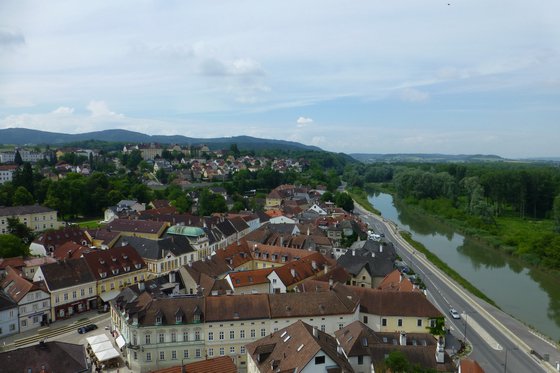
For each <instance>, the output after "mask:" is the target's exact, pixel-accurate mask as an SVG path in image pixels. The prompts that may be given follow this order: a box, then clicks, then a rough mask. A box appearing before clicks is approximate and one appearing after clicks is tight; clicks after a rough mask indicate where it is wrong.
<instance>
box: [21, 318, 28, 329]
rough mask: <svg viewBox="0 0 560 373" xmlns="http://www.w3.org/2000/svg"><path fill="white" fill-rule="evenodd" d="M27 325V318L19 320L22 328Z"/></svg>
mask: <svg viewBox="0 0 560 373" xmlns="http://www.w3.org/2000/svg"><path fill="white" fill-rule="evenodd" d="M26 326H27V320H21V327H22V328H24V327H26Z"/></svg>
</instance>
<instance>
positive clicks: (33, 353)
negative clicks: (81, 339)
mask: <svg viewBox="0 0 560 373" xmlns="http://www.w3.org/2000/svg"><path fill="white" fill-rule="evenodd" d="M0 366H2V367H9V371H10V372H27V373H43V372H45V373H47V372H49V373H50V372H56V373H80V372H84V373H86V372H89V371H90V367H89V364H88V361H87V354H86V351H85V347H84V346H83V345H81V344H74V343H66V342H59V341H52V342H40V343H38V344H35V345H32V346H29V347H23V348H18V349H17V350H11V351H6V352H2V353H0Z"/></svg>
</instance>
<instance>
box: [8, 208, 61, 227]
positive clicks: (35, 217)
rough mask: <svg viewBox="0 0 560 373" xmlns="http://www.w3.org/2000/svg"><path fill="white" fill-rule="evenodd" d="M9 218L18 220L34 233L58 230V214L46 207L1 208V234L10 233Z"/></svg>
mask: <svg viewBox="0 0 560 373" xmlns="http://www.w3.org/2000/svg"><path fill="white" fill-rule="evenodd" d="M8 218H17V219H18V220H19V221H20V222H21V223H23V224H25V225H27V227H29V228H30V229H31V230H32V231H33V232H40V231H44V230H46V229H58V227H59V226H60V225H61V223H59V222H58V220H57V212H56V211H55V210H53V209H50V208H48V207H45V206H39V205H28V206H13V207H0V234H5V233H8Z"/></svg>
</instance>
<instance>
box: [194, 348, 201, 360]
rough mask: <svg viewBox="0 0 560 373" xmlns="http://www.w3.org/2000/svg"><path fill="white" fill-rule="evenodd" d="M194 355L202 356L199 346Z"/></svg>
mask: <svg viewBox="0 0 560 373" xmlns="http://www.w3.org/2000/svg"><path fill="white" fill-rule="evenodd" d="M194 357H197V358H198V357H200V348H197V349H196V350H194Z"/></svg>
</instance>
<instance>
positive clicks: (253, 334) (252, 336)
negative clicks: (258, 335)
mask: <svg viewBox="0 0 560 373" xmlns="http://www.w3.org/2000/svg"><path fill="white" fill-rule="evenodd" d="M251 338H255V329H251Z"/></svg>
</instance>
